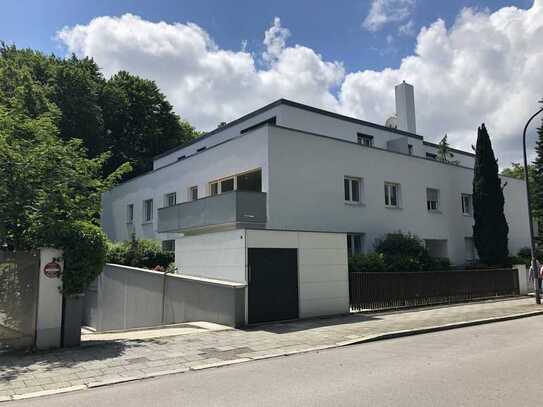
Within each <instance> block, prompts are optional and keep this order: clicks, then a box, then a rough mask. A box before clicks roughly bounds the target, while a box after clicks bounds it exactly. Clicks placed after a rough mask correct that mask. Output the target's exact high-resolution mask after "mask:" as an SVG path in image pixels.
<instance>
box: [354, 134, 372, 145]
mask: <svg viewBox="0 0 543 407" xmlns="http://www.w3.org/2000/svg"><path fill="white" fill-rule="evenodd" d="M356 141H357V142H358V144H361V145H363V146H366V147H373V136H368V135H367V134H361V133H358V134H357V135H356Z"/></svg>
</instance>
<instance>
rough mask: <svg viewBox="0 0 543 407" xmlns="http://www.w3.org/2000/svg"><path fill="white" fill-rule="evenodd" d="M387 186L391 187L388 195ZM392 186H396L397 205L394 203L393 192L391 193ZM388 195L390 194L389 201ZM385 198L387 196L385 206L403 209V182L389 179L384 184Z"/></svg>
mask: <svg viewBox="0 0 543 407" xmlns="http://www.w3.org/2000/svg"><path fill="white" fill-rule="evenodd" d="M387 187H388V188H389V191H388V195H387ZM392 187H395V188H396V205H392V194H391V191H392V190H391V189H390V188H392ZM387 196H388V198H389V199H388V201H389V202H387ZM384 198H385V208H389V209H401V207H402V186H401V184H399V183H397V182H388V181H385V184H384Z"/></svg>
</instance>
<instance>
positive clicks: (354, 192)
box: [343, 177, 362, 203]
mask: <svg viewBox="0 0 543 407" xmlns="http://www.w3.org/2000/svg"><path fill="white" fill-rule="evenodd" d="M343 187H344V193H345V202H349V203H360V201H361V199H360V195H361V192H362V179H361V178H353V177H345V179H344V181H343Z"/></svg>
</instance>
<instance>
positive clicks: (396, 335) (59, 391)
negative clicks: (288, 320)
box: [0, 310, 543, 403]
mask: <svg viewBox="0 0 543 407" xmlns="http://www.w3.org/2000/svg"><path fill="white" fill-rule="evenodd" d="M538 315H543V310H541V311H532V312H525V313H522V314H511V315H505V316H501V317H491V318H483V319H476V320H472V321H464V322H453V323H450V324H445V325H434V326H430V327H425V328H418V329H409V330H403V331H393V332H386V333H382V334H375V335H368V336H363V337H359V338H353V339H349V340H346V341H341V342H336V343H335V344H332V345H321V346H314V347H310V348H306V349H300V350H295V351H289V352H278V353H270V354H267V355H261V356H254V357H246V358H240V359H234V360H226V361H221V362H217V363H210V364H202V365H196V366H192V367H190V368H188V367H184V368H180V369H171V370H164V371H159V372H154V373H148V374H145V375H142V376H131V377H119V378H115V379H111V380H104V381H100V382H89V383H86V384H82V385H79V386H72V387H65V388H62V389H54V390H43V391H38V392H33V393H26V394H19V395H13V396H7V397H0V403H2V402H6V401H14V400H24V399H30V398H36V397H43V396H51V395H57V394H64V393H69V392H74V391H80V390H86V389H94V388H98V387H106V386H111V385H115V384H119V383H128V382H133V381H137V380H143V379H151V378H156V377H162V376H169V375H174V374H179V373H186V372H189V371H193V372H196V371H201V370H206V369H213V368H220V367H224V366H232V365H237V364H241V363H246V362H252V361H257V360H265V359H275V358H278V357H282V356H291V355H298V354H304V353H309V352H318V351H321V350H326V349H334V348H341V347H345V346H351V345H357V344H362V343H370V342H377V341H381V340H386V339H395V338H402V337H407V336H415V335H422V334H426V333H432V332H441V331H448V330H452V329H457V328H465V327H470V326H477V325H485V324H490V323H493V322H504V321H512V320H515V319H521V318H529V317H534V316H538Z"/></svg>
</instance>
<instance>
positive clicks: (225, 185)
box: [220, 178, 234, 194]
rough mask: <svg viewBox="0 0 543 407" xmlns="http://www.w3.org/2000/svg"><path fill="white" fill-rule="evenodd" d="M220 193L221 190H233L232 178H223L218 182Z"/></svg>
mask: <svg viewBox="0 0 543 407" xmlns="http://www.w3.org/2000/svg"><path fill="white" fill-rule="evenodd" d="M220 186H221V194H222V193H223V192H228V191H233V190H234V178H228V179H224V180H222V181H221V182H220Z"/></svg>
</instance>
